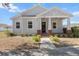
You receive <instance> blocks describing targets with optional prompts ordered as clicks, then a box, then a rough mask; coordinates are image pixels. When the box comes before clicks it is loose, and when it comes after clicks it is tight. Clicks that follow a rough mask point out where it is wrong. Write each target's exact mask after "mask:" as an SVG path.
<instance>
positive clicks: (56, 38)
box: [50, 35, 60, 42]
mask: <svg viewBox="0 0 79 59" xmlns="http://www.w3.org/2000/svg"><path fill="white" fill-rule="evenodd" d="M50 39H51V40H52V41H54V42H59V41H60V40H59V38H58V37H57V36H56V35H55V36H50Z"/></svg>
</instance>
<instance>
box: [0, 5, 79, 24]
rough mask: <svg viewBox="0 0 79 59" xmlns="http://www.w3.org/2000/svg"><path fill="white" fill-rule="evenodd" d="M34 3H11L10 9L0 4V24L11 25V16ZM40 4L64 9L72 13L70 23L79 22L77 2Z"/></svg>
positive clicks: (64, 22)
mask: <svg viewBox="0 0 79 59" xmlns="http://www.w3.org/2000/svg"><path fill="white" fill-rule="evenodd" d="M34 5H37V3H14V4H12V3H11V4H10V7H11V9H7V8H4V7H3V6H2V5H1V4H0V24H2V23H3V24H8V25H12V20H11V17H13V16H16V15H18V14H19V13H20V12H22V11H24V10H27V9H29V8H31V7H33V6H34ZM40 5H41V6H43V7H45V8H48V9H51V8H53V7H59V8H61V9H63V10H64V11H67V12H69V13H71V14H73V17H71V18H70V19H71V23H79V3H42V4H40ZM66 23H67V21H66V20H64V21H63V24H66Z"/></svg>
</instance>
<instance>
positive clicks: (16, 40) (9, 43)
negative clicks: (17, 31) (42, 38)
mask: <svg viewBox="0 0 79 59" xmlns="http://www.w3.org/2000/svg"><path fill="white" fill-rule="evenodd" d="M25 43H28V44H29V46H30V45H32V43H33V41H32V38H31V37H20V36H16V37H8V38H1V39H0V51H4V50H12V49H15V48H17V47H18V46H21V45H23V44H25Z"/></svg>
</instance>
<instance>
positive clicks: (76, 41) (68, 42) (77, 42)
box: [54, 38, 79, 47]
mask: <svg viewBox="0 0 79 59" xmlns="http://www.w3.org/2000/svg"><path fill="white" fill-rule="evenodd" d="M54 44H55V46H56V47H67V46H79V38H60V42H59V43H54Z"/></svg>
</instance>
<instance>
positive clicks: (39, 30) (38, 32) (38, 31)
mask: <svg viewBox="0 0 79 59" xmlns="http://www.w3.org/2000/svg"><path fill="white" fill-rule="evenodd" d="M38 21H39V28H38V30H37V34H42V32H41V18H38Z"/></svg>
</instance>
